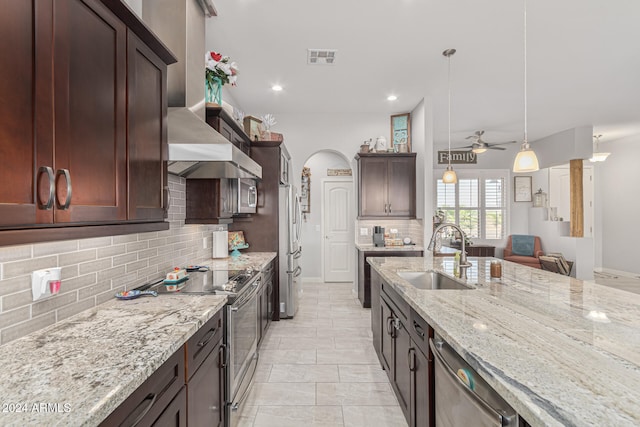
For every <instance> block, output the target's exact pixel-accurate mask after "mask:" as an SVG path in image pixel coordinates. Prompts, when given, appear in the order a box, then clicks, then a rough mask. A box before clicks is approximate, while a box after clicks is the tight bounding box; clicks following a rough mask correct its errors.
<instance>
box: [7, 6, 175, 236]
mask: <svg viewBox="0 0 640 427" xmlns="http://www.w3.org/2000/svg"><path fill="white" fill-rule="evenodd" d="M2 9H3V13H2V14H1V15H2V16H0V40H1V41H0V53H1V55H0V67H1V69H2V79H0V101H1V102H0V119H1V120H2V123H3V125H2V126H0V138H1V139H2V146H1V147H0V154H2V155H3V156H4V158H5V159H11V161H7V162H5V163H6V164H5V165H4V166H3V168H0V179H2V182H5V183H11V185H4V186H3V187H2V188H0V245H11V244H20V243H32V242H40V241H47V240H62V239H72V238H83V237H95V236H105V235H114V234H125V233H133V232H142V231H154V230H162V229H167V228H168V223H166V222H164V217H165V208H166V205H167V200H166V197H165V193H164V190H165V187H166V159H167V145H166V144H167V143H166V108H167V107H166V105H167V100H166V73H167V64H168V63H171V62H175V58H173V56H172V54H171V53H170V52H169V51H168V50H167V49H166V47H164V46H163V45H162V43H160V42H159V41H158V40H157V39H156V38H155V36H153V34H152V33H151V32H150V31H149V30H148V29H147V28H146V27H145V26H144V24H142V23H141V22H140V21H139V19H138V18H137V17H135V15H134V14H133V13H132V12H131V11H130V10H129V9H128V8H127V7H126V6H124V5H123V4H122V3H121V2H119V1H115V0H55V1H54V0H38V1H36V0H28V1H19V2H15V1H7V0H3V1H2ZM132 28H133V29H132ZM150 46H151V47H153V49H152V48H151V47H150ZM69 225H73V226H74V227H68V226H69Z"/></svg>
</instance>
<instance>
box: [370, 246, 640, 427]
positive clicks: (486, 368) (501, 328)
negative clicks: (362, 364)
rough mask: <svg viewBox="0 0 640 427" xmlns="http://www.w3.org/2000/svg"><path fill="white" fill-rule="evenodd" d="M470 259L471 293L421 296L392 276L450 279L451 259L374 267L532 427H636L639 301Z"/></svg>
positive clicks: (377, 261) (639, 411) (391, 261)
mask: <svg viewBox="0 0 640 427" xmlns="http://www.w3.org/2000/svg"><path fill="white" fill-rule="evenodd" d="M492 259H493V258H469V260H470V261H471V263H472V265H473V266H472V267H471V269H470V271H469V279H467V282H468V283H472V284H476V286H477V289H472V290H419V289H416V288H415V287H413V286H412V285H411V284H409V283H408V282H406V281H405V280H403V279H402V278H400V277H399V276H398V275H397V274H396V271H398V270H406V271H428V270H437V271H440V272H442V273H444V274H446V275H449V276H452V271H453V260H452V259H451V258H441V257H436V258H434V257H425V258H369V259H368V262H369V263H370V264H371V265H372V267H373V268H374V269H375V270H376V271H378V272H379V273H380V274H381V276H382V277H383V278H384V279H385V281H386V282H388V283H389V284H390V285H391V286H393V287H394V288H395V289H396V290H397V291H398V293H399V294H400V295H402V296H403V297H404V298H405V299H406V300H407V301H408V302H409V304H410V305H411V307H413V308H414V309H415V310H416V311H417V312H418V313H419V314H420V315H421V316H423V317H424V319H425V320H426V321H427V322H428V323H429V324H430V325H431V326H432V327H433V328H434V329H435V330H436V332H438V333H439V334H440V335H441V336H442V337H443V338H444V339H445V340H446V341H447V342H448V343H449V344H450V345H451V346H452V347H453V348H454V349H455V350H456V351H457V352H458V353H459V354H460V355H461V356H462V357H463V358H464V359H465V360H466V361H467V362H468V363H469V364H470V365H471V366H473V367H474V369H476V370H477V371H478V373H479V375H481V376H482V377H483V378H484V379H485V380H486V381H487V382H488V383H489V384H490V385H491V386H492V387H493V388H494V389H495V390H496V391H497V392H498V393H499V394H500V395H502V397H503V398H504V399H505V400H506V401H507V402H509V403H510V404H511V405H512V406H513V407H514V409H515V410H516V411H518V413H520V414H521V415H522V416H523V417H524V418H525V419H526V420H527V421H528V422H529V423H531V424H532V425H533V426H542V425H545V426H547V425H548V426H605V425H606V426H613V425H615V426H637V425H640V333H639V329H638V326H639V325H640V310H639V307H640V295H637V294H633V293H629V292H625V291H621V290H617V289H611V288H609V287H605V286H601V285H598V284H595V283H592V282H583V281H581V280H577V279H573V278H571V277H567V276H561V275H559V274H554V273H550V272H546V271H541V270H536V269H532V268H528V267H524V266H521V265H518V264H514V263H510V262H503V267H502V271H503V277H502V278H501V279H493V280H492V279H490V277H489V263H490V261H491V260H492Z"/></svg>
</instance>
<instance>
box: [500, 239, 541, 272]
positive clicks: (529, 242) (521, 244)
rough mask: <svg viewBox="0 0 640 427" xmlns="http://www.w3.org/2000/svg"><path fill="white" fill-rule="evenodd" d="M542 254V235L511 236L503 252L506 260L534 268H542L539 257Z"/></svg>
mask: <svg viewBox="0 0 640 427" xmlns="http://www.w3.org/2000/svg"><path fill="white" fill-rule="evenodd" d="M531 238H533V239H531ZM514 241H515V247H514ZM540 255H544V252H542V243H541V242H540V237H538V236H528V235H511V236H509V237H508V239H507V246H506V247H505V248H504V252H503V258H504V260H505V261H511V262H515V263H518V264H522V265H526V266H527V267H532V268H542V266H541V265H540V260H539V259H538V257H539V256H540Z"/></svg>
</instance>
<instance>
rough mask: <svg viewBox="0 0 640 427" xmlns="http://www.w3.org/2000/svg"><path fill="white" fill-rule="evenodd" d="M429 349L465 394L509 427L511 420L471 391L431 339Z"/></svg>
mask: <svg viewBox="0 0 640 427" xmlns="http://www.w3.org/2000/svg"><path fill="white" fill-rule="evenodd" d="M429 347H431V352H432V353H433V354H434V355H435V356H436V362H440V363H441V364H442V366H443V367H444V368H445V370H446V371H447V373H448V374H449V375H451V376H452V377H455V379H456V381H457V383H458V385H459V386H460V387H461V388H462V389H463V390H464V391H465V393H466V394H467V395H468V396H469V397H470V398H471V399H473V400H474V401H475V402H476V403H477V404H478V405H479V406H481V407H483V408H484V409H485V410H486V411H487V412H489V413H491V414H493V416H495V417H496V419H499V420H500V424H501V425H502V426H509V425H510V424H511V423H510V422H509V418H508V417H505V416H504V415H503V414H502V413H500V412H499V411H498V410H497V409H496V408H494V407H493V406H491V405H490V404H489V403H488V402H487V401H486V400H484V399H483V398H482V397H480V396H478V394H477V393H476V392H474V391H473V390H471V388H469V386H468V385H467V384H466V383H465V382H464V381H462V379H461V378H460V377H459V376H458V374H457V373H456V372H455V371H454V370H453V368H452V367H451V366H450V365H449V364H448V363H447V361H446V360H445V359H444V357H442V354H441V353H440V350H439V349H438V347H437V346H436V344H435V343H434V342H433V339H431V338H429Z"/></svg>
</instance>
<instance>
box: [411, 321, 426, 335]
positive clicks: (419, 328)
mask: <svg viewBox="0 0 640 427" xmlns="http://www.w3.org/2000/svg"><path fill="white" fill-rule="evenodd" d="M413 330H414V331H416V333H417V334H418V335H420V338H424V329H422V326H420V325H419V324H418V322H416V321H415V320H414V321H413Z"/></svg>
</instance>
